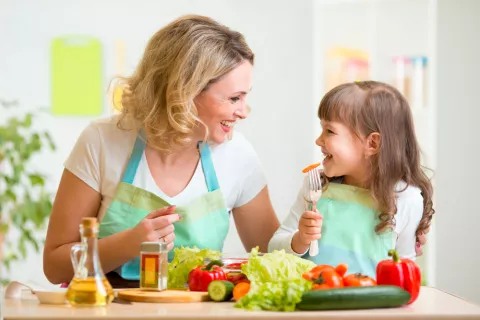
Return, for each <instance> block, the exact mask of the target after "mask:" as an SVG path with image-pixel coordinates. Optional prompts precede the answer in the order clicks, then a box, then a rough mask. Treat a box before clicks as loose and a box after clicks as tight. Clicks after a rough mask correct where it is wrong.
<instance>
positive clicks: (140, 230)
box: [130, 206, 180, 250]
mask: <svg viewBox="0 0 480 320" xmlns="http://www.w3.org/2000/svg"><path fill="white" fill-rule="evenodd" d="M179 220H180V215H178V214H176V213H175V206H170V207H163V208H161V209H158V210H155V211H152V212H150V213H149V214H148V215H147V216H146V217H145V218H143V220H142V221H140V222H139V223H138V224H137V225H136V226H135V227H134V228H132V229H131V232H130V237H131V239H132V243H135V244H137V245H138V247H140V245H141V243H142V242H147V241H163V242H165V243H166V244H167V248H168V250H172V249H173V241H174V240H175V233H174V229H175V228H174V226H173V223H174V222H177V221H179Z"/></svg>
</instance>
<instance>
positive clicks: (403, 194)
mask: <svg viewBox="0 0 480 320" xmlns="http://www.w3.org/2000/svg"><path fill="white" fill-rule="evenodd" d="M331 183H333V182H331ZM405 186H406V183H405V182H404V181H400V182H399V183H398V184H397V186H396V190H397V213H396V214H395V228H394V232H395V236H394V246H395V250H396V251H397V253H398V255H399V256H400V257H401V258H404V259H405V258H407V259H412V260H413V259H415V257H416V253H415V244H416V235H415V233H416V230H417V228H418V225H419V223H420V220H421V218H422V215H423V197H422V194H421V191H420V189H419V188H418V187H415V186H408V187H407V188H406V189H405ZM403 189H405V190H403ZM307 190H308V180H307V179H305V180H304V182H303V185H302V187H301V189H300V190H299V192H298V195H297V199H296V201H295V203H294V204H293V205H292V207H291V209H290V212H289V214H288V215H287V217H286V218H285V220H284V221H283V223H282V224H281V226H280V228H279V229H278V230H277V231H276V232H275V234H274V236H273V237H272V239H271V240H270V243H269V246H268V250H269V252H271V251H273V250H282V249H284V250H285V252H287V253H291V254H295V255H297V256H302V255H304V254H305V253H307V252H308V250H307V251H306V252H301V253H297V252H295V251H293V249H292V238H293V235H294V234H295V233H296V232H297V231H298V222H299V221H300V217H301V216H302V214H303V213H304V212H305V200H304V195H306V192H307ZM401 190H403V191H401ZM320 214H321V212H320ZM319 254H321V253H319Z"/></svg>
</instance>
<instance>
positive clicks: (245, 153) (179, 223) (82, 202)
mask: <svg viewBox="0 0 480 320" xmlns="http://www.w3.org/2000/svg"><path fill="white" fill-rule="evenodd" d="M253 62H254V54H253V53H252V51H251V50H250V48H249V47H248V45H247V44H246V42H245V40H244V37H243V36H242V35H241V34H240V33H238V32H235V31H232V30H230V29H228V28H227V27H225V26H222V25H220V24H218V23H216V22H215V21H213V20H211V19H209V18H206V17H202V16H184V17H181V18H179V19H177V20H176V21H173V22H172V23H170V24H168V25H167V26H166V27H164V28H162V29H161V30H159V31H158V32H157V33H156V34H155V35H154V36H153V37H152V39H151V40H150V41H149V43H148V45H147V47H146V50H145V53H144V56H143V58H142V60H141V61H140V63H139V65H138V67H137V69H136V71H135V72H134V74H133V75H132V76H131V77H130V78H127V79H125V85H127V86H128V87H129V88H130V94H129V95H128V97H129V98H128V99H126V100H125V101H124V103H123V108H122V110H121V114H120V115H118V116H114V117H111V118H108V119H101V120H97V121H94V122H93V123H91V124H90V125H89V126H88V127H87V128H86V129H85V130H84V131H83V132H82V134H81V135H80V137H79V139H78V141H77V142H76V145H75V147H74V148H73V150H72V152H71V154H70V156H69V158H68V159H67V161H66V162H65V169H64V172H63V175H62V178H61V181H60V185H59V188H58V192H57V196H56V198H55V202H54V205H53V211H52V215H51V218H50V222H49V226H48V232H47V238H46V243H45V249H44V272H45V275H46V276H47V278H48V280H49V281H50V282H52V283H54V284H58V283H61V282H69V281H70V280H71V279H72V277H73V269H72V265H71V261H70V249H71V247H72V245H74V244H75V243H77V242H78V241H79V240H80V235H79V232H78V226H79V224H80V222H81V219H82V218H83V217H87V216H88V217H97V218H98V219H99V221H100V222H101V223H100V227H99V238H100V240H99V252H100V260H101V263H102V268H103V270H104V272H105V273H106V274H107V277H108V278H109V280H110V282H111V283H112V285H113V286H131V285H133V286H135V285H137V284H138V282H137V281H138V279H139V274H138V271H139V268H138V255H139V252H140V245H141V243H142V242H144V241H159V240H161V241H165V242H166V243H167V244H168V249H169V250H170V252H169V258H170V259H171V258H172V254H173V252H172V250H171V249H172V248H173V247H174V246H176V247H177V246H194V245H195V246H197V247H199V248H211V249H215V250H222V247H223V243H224V240H225V237H226V236H227V233H228V230H229V220H230V213H232V215H233V219H234V221H235V225H236V228H237V230H238V233H239V236H240V239H241V241H242V243H243V245H244V247H245V249H246V250H247V251H249V250H250V249H251V248H253V247H255V246H259V247H260V250H261V251H264V252H266V251H267V247H268V242H269V240H270V238H271V237H272V235H273V234H274V232H275V230H276V229H277V228H278V227H279V222H278V219H277V217H276V215H275V213H274V210H273V208H272V205H271V202H270V198H269V195H268V189H267V185H266V179H265V176H264V173H263V171H262V168H261V165H260V162H259V159H258V157H257V155H256V153H255V152H254V150H253V148H252V147H251V145H250V144H249V142H247V141H246V140H245V138H244V137H243V136H242V135H240V134H239V133H236V134H234V135H232V133H233V129H234V126H235V123H236V121H237V120H241V119H244V118H246V116H247V106H246V101H245V99H246V97H247V95H248V92H249V91H250V89H251V87H252V67H253ZM132 281H133V282H132Z"/></svg>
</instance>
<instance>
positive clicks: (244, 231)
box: [233, 186, 280, 252]
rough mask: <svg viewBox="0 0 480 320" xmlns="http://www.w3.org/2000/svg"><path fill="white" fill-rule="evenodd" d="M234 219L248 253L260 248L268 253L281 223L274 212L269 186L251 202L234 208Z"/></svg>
mask: <svg viewBox="0 0 480 320" xmlns="http://www.w3.org/2000/svg"><path fill="white" fill-rule="evenodd" d="M233 219H234V220H235V225H236V227H237V231H238V235H239V236H240V239H241V240H242V243H243V246H244V247H245V249H246V250H247V251H250V250H251V249H252V248H254V247H256V246H259V250H260V252H268V242H269V241H270V239H271V238H272V236H273V234H274V233H275V231H277V229H278V227H279V226H280V223H279V221H278V218H277V216H276V214H275V211H274V210H273V206H272V202H271V201H270V196H269V194H268V187H267V186H265V187H264V188H263V189H262V191H260V192H259V193H258V194H257V195H256V196H255V198H253V199H252V200H251V201H250V202H248V203H247V204H244V205H243V206H241V207H238V208H234V209H233Z"/></svg>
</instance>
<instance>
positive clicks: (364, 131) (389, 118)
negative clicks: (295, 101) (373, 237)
mask: <svg viewBox="0 0 480 320" xmlns="http://www.w3.org/2000/svg"><path fill="white" fill-rule="evenodd" d="M318 116H319V118H320V119H322V120H326V121H338V122H341V123H343V124H345V125H347V126H349V127H350V128H351V129H352V130H353V131H354V132H355V133H356V134H357V135H358V136H359V137H360V138H362V137H367V136H368V135H370V134H371V133H373V132H378V133H379V134H380V149H379V152H378V153H377V154H376V155H375V156H373V157H372V158H371V176H370V179H369V187H368V188H369V189H370V191H371V193H372V196H373V198H374V200H375V202H376V204H377V206H378V210H379V211H380V216H379V219H380V222H379V224H378V225H377V226H376V228H375V231H376V232H377V233H381V232H383V231H386V230H388V229H390V230H391V229H393V227H394V226H395V214H396V212H397V206H396V190H395V187H396V185H397V183H398V182H399V181H400V180H403V181H405V182H406V183H407V187H408V186H409V185H412V186H416V187H418V188H420V190H421V192H422V196H423V216H422V219H421V221H420V224H419V226H418V228H417V235H420V234H421V233H424V232H425V231H426V230H427V229H428V228H429V227H430V223H431V220H432V216H433V214H434V213H435V210H434V209H433V202H432V195H433V188H432V184H431V182H430V179H429V178H428V177H427V175H426V174H425V172H424V171H423V170H422V166H421V164H420V156H421V155H420V147H419V144H418V142H417V138H416V136H415V128H414V123H413V117H412V113H411V111H410V106H409V105H408V102H407V101H406V99H405V98H404V97H403V96H402V94H400V92H399V91H398V90H397V89H395V88H394V87H392V86H390V85H388V84H385V83H381V82H375V81H363V82H354V83H346V84H342V85H340V86H337V87H335V88H333V89H332V90H331V91H329V92H328V93H327V94H326V95H325V96H324V97H323V99H322V101H321V103H320V107H319V109H318ZM402 191H403V190H402Z"/></svg>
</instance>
